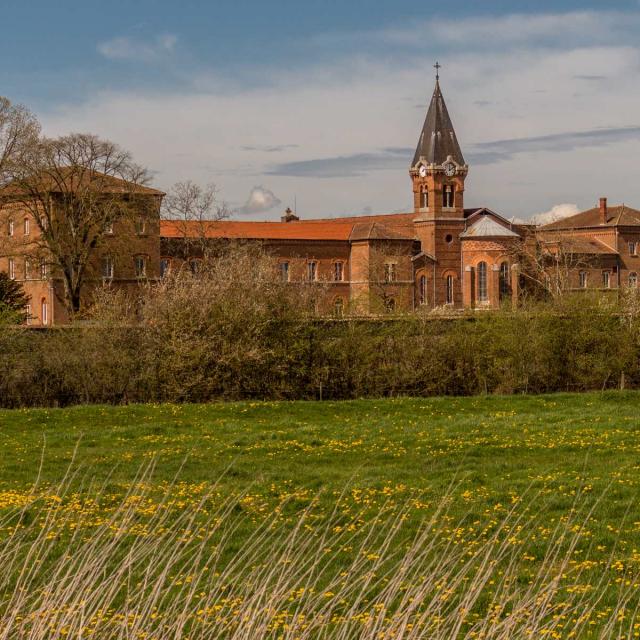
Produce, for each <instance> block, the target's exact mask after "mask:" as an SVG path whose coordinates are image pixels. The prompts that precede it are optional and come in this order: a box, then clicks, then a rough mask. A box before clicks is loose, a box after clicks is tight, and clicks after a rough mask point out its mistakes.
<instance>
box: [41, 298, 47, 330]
mask: <svg viewBox="0 0 640 640" xmlns="http://www.w3.org/2000/svg"><path fill="white" fill-rule="evenodd" d="M40 322H41V323H42V324H49V305H48V304H47V299H46V298H42V300H41V302H40Z"/></svg>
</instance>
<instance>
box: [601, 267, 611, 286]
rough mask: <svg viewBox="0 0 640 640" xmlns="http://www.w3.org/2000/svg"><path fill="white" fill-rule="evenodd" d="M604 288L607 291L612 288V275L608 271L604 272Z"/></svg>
mask: <svg viewBox="0 0 640 640" xmlns="http://www.w3.org/2000/svg"><path fill="white" fill-rule="evenodd" d="M602 286H603V287H604V288H605V289H609V287H610V286H611V274H610V273H609V272H608V271H603V272H602Z"/></svg>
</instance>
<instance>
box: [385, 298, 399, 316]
mask: <svg viewBox="0 0 640 640" xmlns="http://www.w3.org/2000/svg"><path fill="white" fill-rule="evenodd" d="M384 307H385V309H386V311H387V313H393V312H394V311H395V310H396V301H395V300H394V299H393V298H387V299H386V300H385V302H384Z"/></svg>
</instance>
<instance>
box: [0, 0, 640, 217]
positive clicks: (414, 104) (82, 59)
mask: <svg viewBox="0 0 640 640" xmlns="http://www.w3.org/2000/svg"><path fill="white" fill-rule="evenodd" d="M0 14H1V19H2V24H3V29H2V31H3V36H2V38H0V59H2V61H3V64H2V65H1V66H0V93H2V94H4V95H6V96H7V97H9V98H10V99H12V100H14V101H16V102H23V103H25V104H27V105H28V106H29V107H31V108H32V109H33V110H34V111H35V112H36V114H37V115H38V116H39V117H40V119H41V121H42V122H43V125H44V127H45V131H46V132H47V133H50V134H51V135H56V134H60V133H64V132H67V131H76V130H82V131H85V130H87V131H92V132H94V133H97V134H99V135H102V136H104V137H108V138H110V139H113V140H115V141H116V142H118V143H120V144H121V145H122V146H124V147H126V148H128V149H130V150H131V151H132V152H133V153H134V155H135V157H136V158H137V159H138V160H139V161H140V162H142V163H143V164H145V165H147V166H149V167H150V169H151V170H152V171H153V172H154V174H155V180H156V184H158V185H159V186H160V187H162V188H167V187H169V186H170V185H171V184H172V183H173V182H175V181H177V180H182V179H187V178H193V179H195V180H197V181H199V182H215V183H216V184H217V186H218V187H219V189H220V193H221V197H223V198H224V199H226V200H227V201H228V202H229V203H230V204H231V205H232V206H233V207H234V208H236V209H237V211H238V214H237V215H239V216H247V217H251V218H273V217H277V216H278V215H280V213H281V209H283V208H284V207H285V206H286V205H288V204H291V203H292V202H293V200H294V198H295V199H297V202H298V208H299V213H300V214H301V215H302V216H303V217H305V216H312V215H323V216H331V215H341V214H345V213H353V214H357V213H363V212H368V211H377V212H387V211H396V210H403V209H406V208H407V207H408V206H409V203H410V199H411V198H410V189H409V181H408V177H407V168H408V163H409V161H410V160H411V156H412V150H413V149H412V147H413V146H414V145H415V142H416V140H417V136H418V132H419V130H420V127H421V125H422V120H423V119H424V110H425V104H426V102H427V101H428V99H429V97H430V94H431V91H432V89H433V69H432V65H433V63H434V61H435V60H436V59H439V60H440V61H441V62H442V64H443V65H444V68H443V70H442V87H443V91H444V94H445V98H446V100H447V103H448V106H449V110H450V112H451V114H452V117H453V120H454V124H455V126H456V129H457V131H458V136H459V138H460V142H461V145H462V147H463V151H464V152H465V154H466V157H467V160H468V161H469V164H470V165H471V171H470V178H469V184H468V188H467V193H466V201H467V204H469V205H476V204H477V205H486V206H491V207H492V208H494V209H496V210H498V211H500V212H501V213H503V214H505V215H507V216H511V215H515V216H519V217H528V216H530V215H532V214H536V213H540V212H545V211H549V210H550V209H552V208H553V207H554V206H558V205H567V206H569V205H570V206H571V207H579V208H582V207H587V206H591V205H592V204H593V203H594V202H595V200H596V198H597V197H598V196H599V195H608V196H609V197H610V199H611V200H612V201H615V202H622V201H625V202H627V203H628V204H635V205H636V206H638V207H640V183H639V181H637V178H636V174H637V169H636V166H637V164H638V161H639V160H640V109H639V108H638V107H639V106H640V105H639V101H640V82H639V80H640V49H639V45H638V43H639V42H640V5H639V3H638V2H637V1H635V0H634V1H623V2H610V3H606V5H605V3H602V2H575V1H567V2H549V1H545V0H540V1H538V2H535V3H534V2H520V1H517V0H511V1H510V2H502V1H488V2H482V3H480V2H464V1H458V2H456V3H453V2H430V1H423V2H416V1H415V0H414V1H412V2H407V1H404V0H396V1H394V2H388V1H382V0H371V1H368V2H346V1H344V0H343V1H342V2H337V1H325V2H320V1H313V0H307V1H306V2H300V1H297V2H293V1H291V0H281V1H279V2H277V3H276V2H257V1H253V0H250V1H249V0H244V1H243V0H238V1H236V2H205V1H195V0H187V1H183V2H180V3H178V2H161V1H155V2H154V1H153V0H143V1H140V0H138V1H136V2H131V0H129V1H128V2H124V1H122V0H115V1H114V0H112V1H110V2H108V3H107V2H91V1H85V2H65V1H64V0H59V1H58V2H55V3H52V2H40V1H33V0H32V1H30V2H28V3H25V2H24V1H23V2H16V1H14V0H5V1H4V2H3V5H2V8H1V9H0ZM566 210H567V211H568V210H569V209H566Z"/></svg>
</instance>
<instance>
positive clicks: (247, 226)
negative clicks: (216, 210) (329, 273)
mask: <svg viewBox="0 0 640 640" xmlns="http://www.w3.org/2000/svg"><path fill="white" fill-rule="evenodd" d="M352 228H353V222H327V223H326V224H318V223H317V222H236V221H235V220H229V221H227V220H225V221H221V222H197V221H196V222H193V221H192V222H182V221H180V220H162V221H161V222H160V235H161V236H162V237H163V238H183V237H188V238H199V237H204V238H229V239H238V240H240V239H247V240H344V241H347V240H349V236H350V235H351V229H352Z"/></svg>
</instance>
